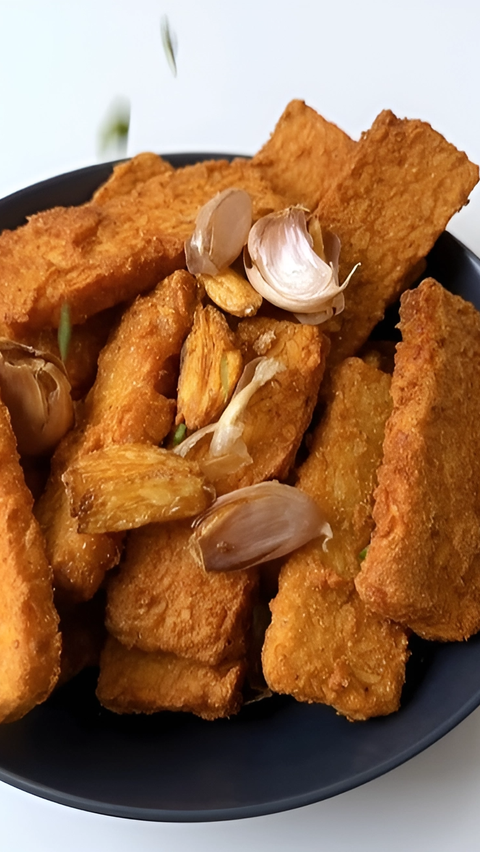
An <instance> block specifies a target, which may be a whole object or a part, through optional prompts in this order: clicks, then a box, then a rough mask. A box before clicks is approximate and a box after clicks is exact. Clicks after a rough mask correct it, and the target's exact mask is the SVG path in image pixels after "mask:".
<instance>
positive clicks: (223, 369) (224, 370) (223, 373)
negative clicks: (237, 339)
mask: <svg viewBox="0 0 480 852" xmlns="http://www.w3.org/2000/svg"><path fill="white" fill-rule="evenodd" d="M220 381H221V383H222V390H223V401H224V402H227V400H228V390H229V387H228V358H227V356H226V355H222V357H221V359H220Z"/></svg>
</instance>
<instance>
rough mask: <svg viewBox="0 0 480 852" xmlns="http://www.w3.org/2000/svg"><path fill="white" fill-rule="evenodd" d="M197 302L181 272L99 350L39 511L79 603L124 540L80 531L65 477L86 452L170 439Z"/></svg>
mask: <svg viewBox="0 0 480 852" xmlns="http://www.w3.org/2000/svg"><path fill="white" fill-rule="evenodd" d="M196 304H197V288H196V282H195V279H194V278H193V276H191V275H189V273H188V272H186V271H184V270H179V271H178V272H175V273H174V274H173V275H172V276H169V278H167V279H165V281H163V282H161V284H159V285H158V287H157V288H156V289H155V290H154V291H153V293H151V294H149V295H147V296H142V297H140V298H139V299H138V300H136V301H135V302H134V304H133V305H132V306H131V307H130V308H129V309H128V310H127V311H126V312H125V314H124V315H123V317H122V320H121V322H120V324H119V326H118V328H117V329H116V331H115V333H114V334H113V335H112V337H111V338H110V340H109V342H108V344H107V345H106V346H105V348H104V349H103V351H102V354H101V356H100V359H99V363H98V373H97V378H96V381H95V384H94V386H93V388H92V390H91V392H90V394H89V395H88V398H87V401H86V404H85V411H84V412H83V414H82V415H80V416H79V422H78V424H77V426H76V428H75V429H74V430H73V431H72V432H71V433H70V434H69V435H67V436H66V438H64V440H63V441H62V442H61V443H60V445H59V447H58V448H57V451H56V453H55V454H54V456H53V460H52V472H51V476H50V479H49V481H48V483H47V487H46V489H45V492H44V494H43V495H42V497H41V498H40V500H39V501H38V504H37V506H36V514H37V518H38V520H39V522H40V525H41V527H42V530H43V533H44V536H45V541H46V546H47V554H48V557H49V560H50V563H51V565H52V567H53V570H54V575H55V582H56V585H57V586H59V587H60V588H62V589H64V591H65V592H66V593H68V594H69V595H70V596H72V597H73V598H75V599H77V600H87V599H88V598H90V597H92V595H93V594H94V593H95V592H96V590H97V589H98V587H99V585H100V583H101V582H102V580H103V577H104V576H105V572H106V571H107V570H108V569H110V568H112V567H113V566H114V565H116V564H117V562H118V560H119V558H120V553H121V549H120V545H121V540H120V538H119V536H118V535H110V534H108V533H105V534H94V535H92V534H88V533H79V532H78V529H77V522H76V520H75V519H73V518H72V516H71V514H70V506H69V502H68V498H67V495H66V492H65V486H64V483H63V480H62V477H63V475H64V473H65V471H66V470H67V468H68V467H69V465H71V464H73V463H74V461H75V460H76V459H77V458H78V457H79V455H81V454H82V453H87V452H92V451H93V450H97V449H101V448H103V447H106V446H109V445H111V444H115V443H117V444H125V443H132V442H137V441H140V442H146V443H160V442H161V441H162V440H163V438H165V436H166V435H167V433H168V431H169V430H170V428H171V426H172V424H173V420H174V416H175V401H174V399H172V398H170V397H171V396H172V395H174V393H175V385H176V380H177V372H176V370H177V369H178V362H179V358H180V351H181V347H182V345H183V341H184V339H185V337H186V335H187V334H188V331H189V329H190V326H191V324H192V322H193V315H194V311H195V307H196ZM133 344H134V345H133Z"/></svg>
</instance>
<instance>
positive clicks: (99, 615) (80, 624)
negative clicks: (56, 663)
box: [55, 590, 106, 686]
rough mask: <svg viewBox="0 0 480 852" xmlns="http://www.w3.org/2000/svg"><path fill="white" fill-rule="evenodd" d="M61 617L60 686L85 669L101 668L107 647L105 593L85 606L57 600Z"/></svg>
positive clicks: (100, 593) (97, 595)
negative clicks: (103, 653) (101, 660)
mask: <svg viewBox="0 0 480 852" xmlns="http://www.w3.org/2000/svg"><path fill="white" fill-rule="evenodd" d="M55 603H56V605H57V609H58V613H59V615H60V631H61V634H62V658H61V666H60V677H59V680H58V685H59V686H60V685H61V684H63V683H66V682H67V681H69V680H71V679H72V678H73V677H75V675H77V674H79V672H81V671H83V669H86V668H90V667H92V666H98V665H99V663H100V653H101V651H102V648H103V645H104V644H105V638H106V631H105V624H104V616H105V596H104V595H103V594H102V591H101V590H100V592H99V593H98V594H96V595H95V596H94V597H93V598H92V599H91V600H89V601H86V602H85V603H80V604H74V605H73V606H72V605H68V604H67V605H65V604H64V603H63V602H62V601H59V600H58V599H57V598H56V599H55Z"/></svg>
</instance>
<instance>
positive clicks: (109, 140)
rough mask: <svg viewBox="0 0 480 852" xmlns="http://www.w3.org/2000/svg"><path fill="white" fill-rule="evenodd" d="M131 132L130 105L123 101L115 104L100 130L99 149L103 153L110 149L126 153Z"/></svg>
mask: <svg viewBox="0 0 480 852" xmlns="http://www.w3.org/2000/svg"><path fill="white" fill-rule="evenodd" d="M129 130H130V104H129V102H128V101H127V100H121V101H118V102H116V103H115V104H113V106H112V107H111V109H110V112H109V114H108V116H107V118H106V120H105V122H104V124H103V126H102V127H101V129H100V133H99V147H100V150H101V152H102V153H104V152H105V151H106V150H108V149H109V148H116V149H117V151H119V152H120V151H121V152H125V151H126V149H127V144H128V134H129Z"/></svg>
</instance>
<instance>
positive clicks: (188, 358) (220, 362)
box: [177, 305, 243, 430]
mask: <svg viewBox="0 0 480 852" xmlns="http://www.w3.org/2000/svg"><path fill="white" fill-rule="evenodd" d="M234 341H235V338H234V335H233V334H232V332H231V331H230V329H229V327H228V324H227V321H226V319H225V317H224V316H223V315H222V314H221V313H220V311H218V310H217V309H216V308H214V307H212V306H211V305H207V307H205V308H203V307H199V308H197V310H196V312H195V318H194V322H193V327H192V330H191V332H190V334H189V335H188V337H187V339H186V341H185V343H184V346H183V350H182V361H181V368H180V377H179V381H178V400H177V423H181V422H185V425H186V426H187V428H188V429H190V430H196V429H201V428H203V427H204V426H207V425H208V424H209V423H212V422H213V421H215V420H217V419H218V418H219V417H220V415H221V413H222V411H223V410H224V408H225V407H226V405H227V403H228V402H229V400H230V398H231V396H232V393H233V391H234V389H235V386H236V384H237V382H238V380H239V378H240V376H241V373H242V367H243V359H242V355H241V353H240V350H239V349H237V348H236V347H235V342H234Z"/></svg>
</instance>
